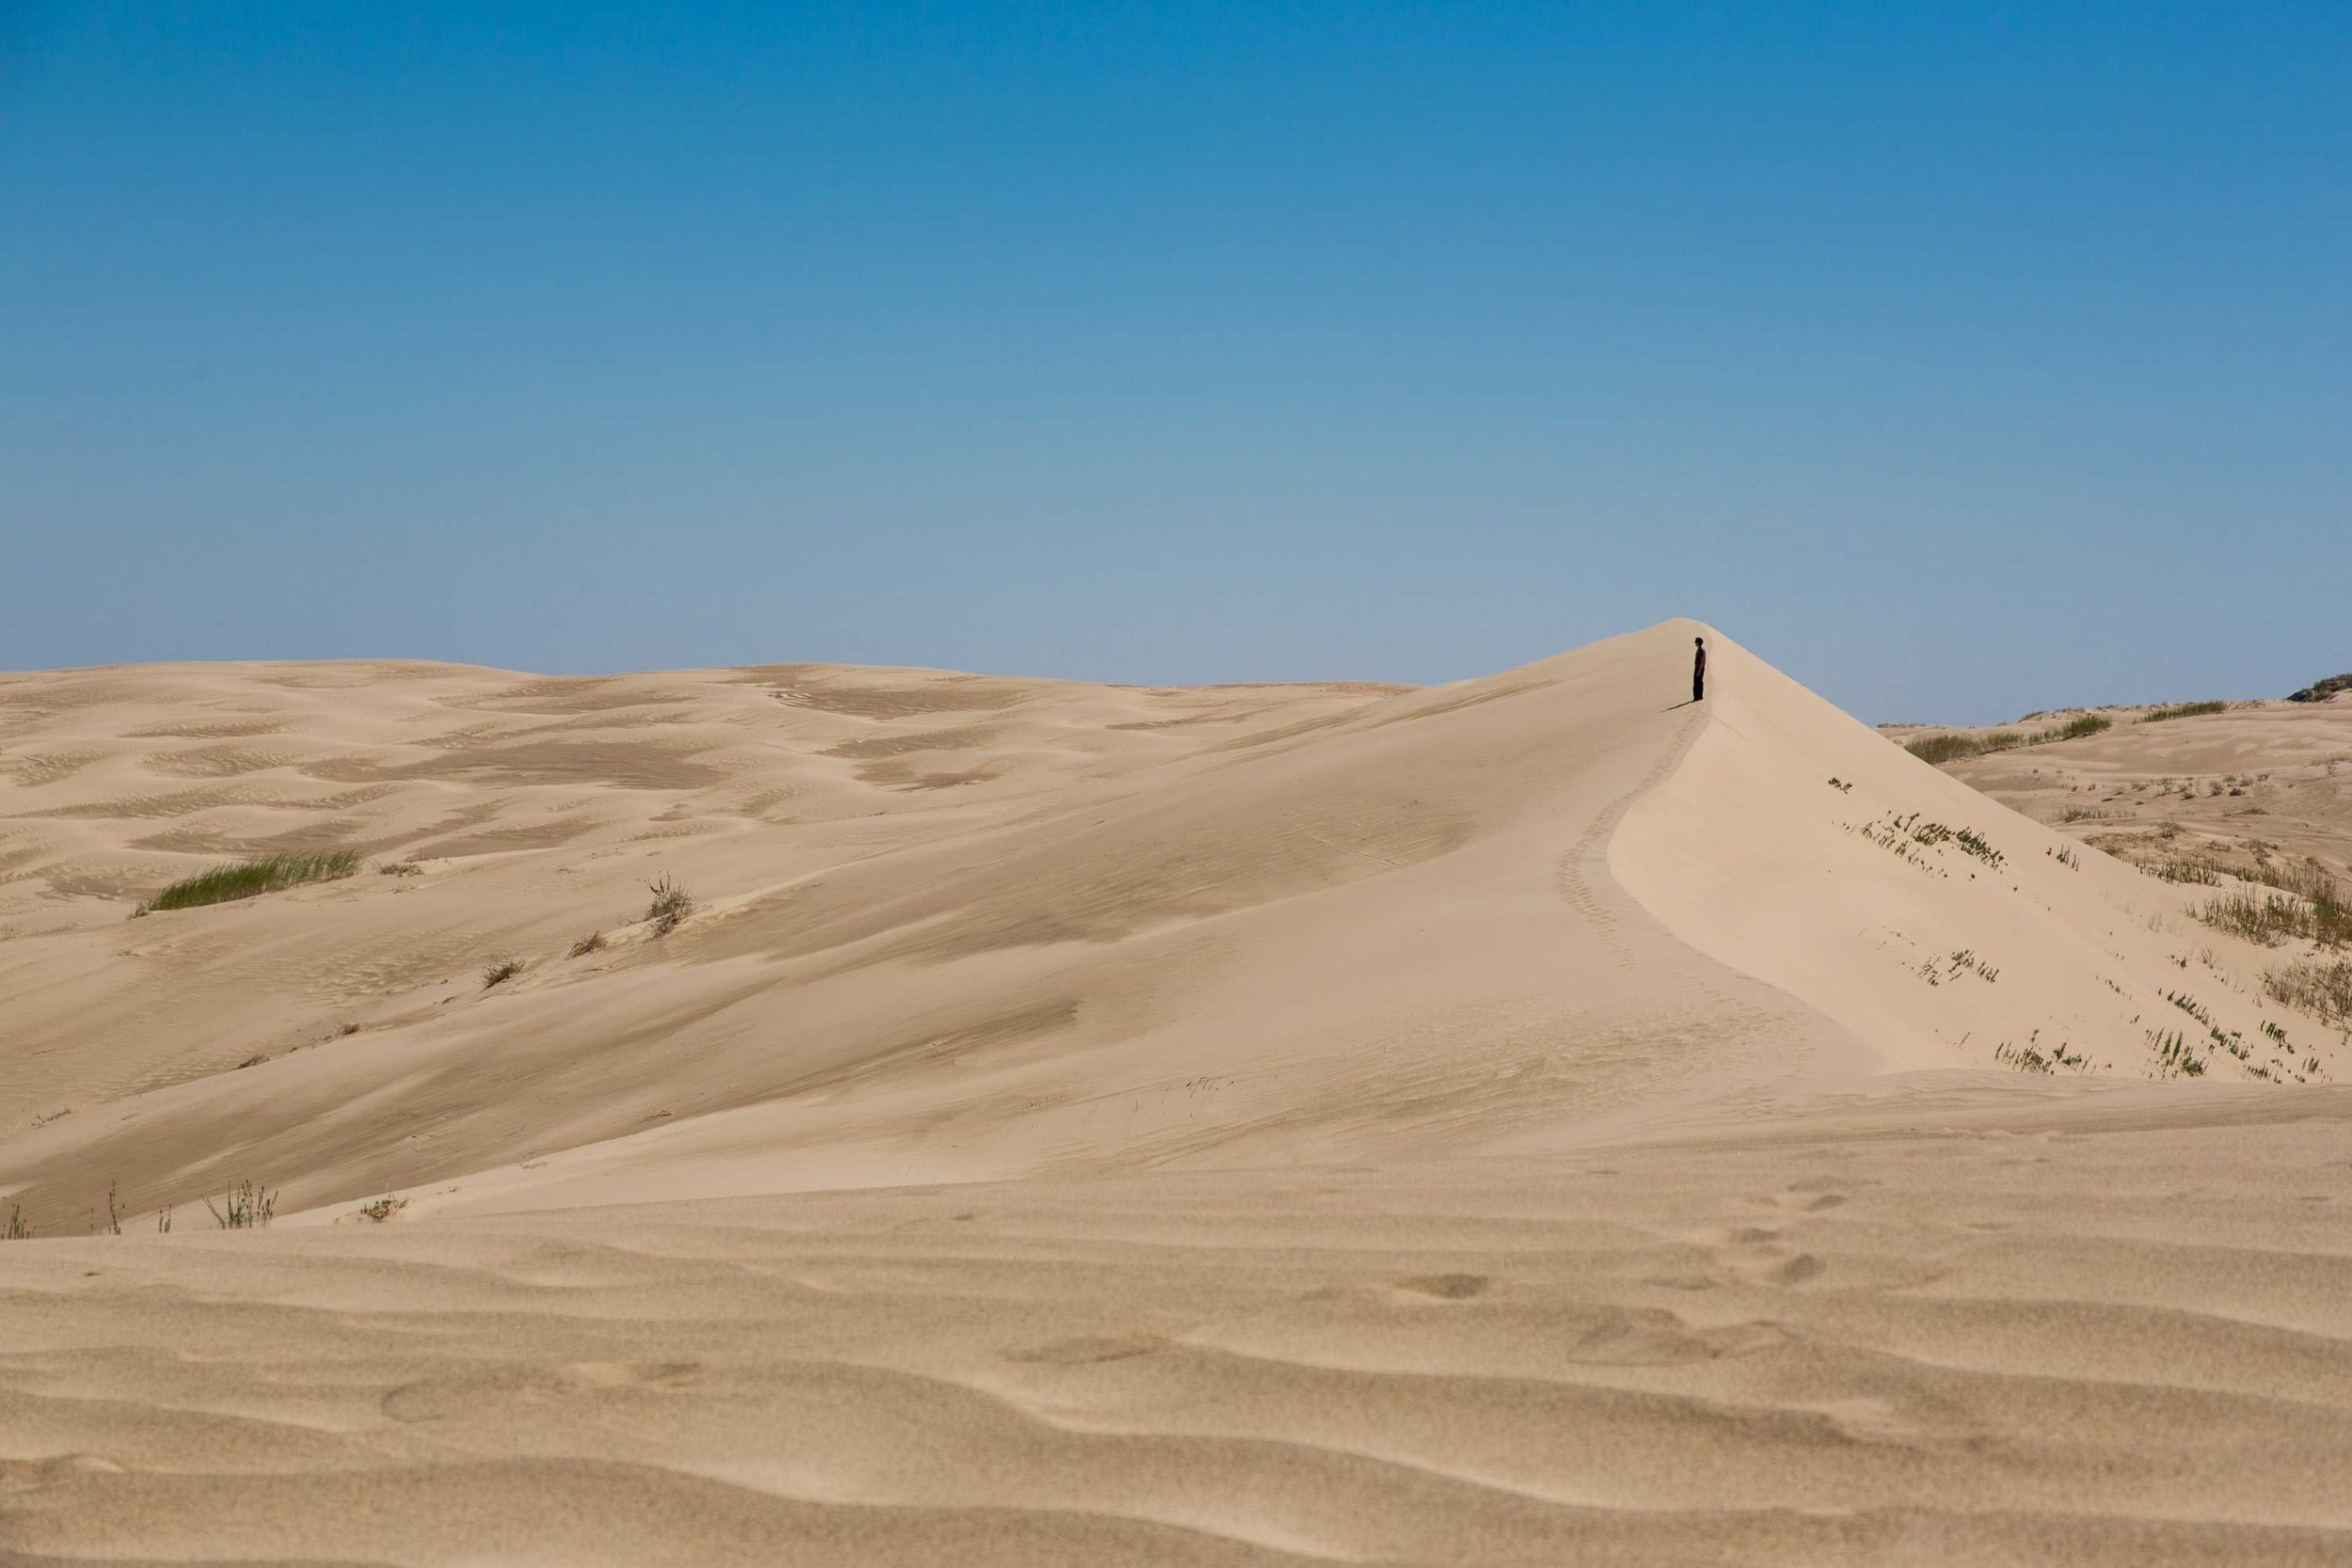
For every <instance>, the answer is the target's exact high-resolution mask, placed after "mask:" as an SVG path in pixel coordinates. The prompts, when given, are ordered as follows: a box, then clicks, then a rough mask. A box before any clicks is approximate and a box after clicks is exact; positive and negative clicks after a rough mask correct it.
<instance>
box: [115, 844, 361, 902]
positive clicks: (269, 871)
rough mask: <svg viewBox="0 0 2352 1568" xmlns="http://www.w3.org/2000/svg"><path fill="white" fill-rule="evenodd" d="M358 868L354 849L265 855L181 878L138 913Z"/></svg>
mask: <svg viewBox="0 0 2352 1568" xmlns="http://www.w3.org/2000/svg"><path fill="white" fill-rule="evenodd" d="M358 869H359V852H358V850H356V849H328V850H325V851H322V852H320V853H317V854H303V855H268V856H264V857H263V858H262V859H261V860H252V861H239V862H237V863H234V864H232V865H219V866H215V867H214V868H213V869H212V870H210V871H204V872H199V873H198V874H197V875H196V876H193V877H187V878H183V879H181V880H179V881H176V882H174V883H172V884H171V885H170V886H169V887H167V888H166V889H164V890H163V892H161V893H159V894H157V895H155V896H154V897H152V898H150V899H149V900H148V901H147V902H146V903H144V904H141V905H140V906H139V907H138V910H137V911H136V912H137V913H140V914H146V913H148V912H149V911H155V910H190V909H197V908H199V907H201V906H203V905H206V904H226V903H228V902H230V900H231V899H237V898H253V897H258V896H259V895H262V894H264V893H278V892H281V891H283V890H284V889H286V888H290V887H300V886H302V885H303V884H304V883H306V882H331V881H336V880H339V879H342V878H344V877H348V876H350V875H351V874H352V873H353V872H355V871H357V870H358Z"/></svg>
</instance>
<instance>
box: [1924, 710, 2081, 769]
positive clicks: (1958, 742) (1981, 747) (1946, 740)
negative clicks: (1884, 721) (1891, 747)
mask: <svg viewBox="0 0 2352 1568" xmlns="http://www.w3.org/2000/svg"><path fill="white" fill-rule="evenodd" d="M2113 727H2114V721H2112V720H2107V719H2102V718H2100V717H2099V716H2098V715H2097V714H2094V713H2086V714H2084V715H2083V716H2082V717H2081V718H2079V719H2072V720H2069V721H2067V722H2065V723H2063V724H2058V725H2055V726H2053V727H2052V728H2050V729H2046V730H2035V731H2033V732H2031V733H2030V734H2027V733H2021V732H2019V731H2017V730H1995V731H1994V732H1993V733H1992V734H1991V735H1923V736H1920V737H1919V738H1918V739H1916V740H1914V741H1912V742H1911V743H1910V744H1909V745H1907V746H1905V747H1904V748H1903V750H1904V751H1906V752H1910V753H1911V754H1912V755H1913V756H1915V757H1917V758H1918V759H1919V760H1920V761H1921V762H1927V763H1935V764H1939V765H1940V764H1943V763H1947V762H1960V761H1963V760H1964V759H1966V758H1968V757H1980V756H1985V755H1988V754H1990V753H1992V752H2013V751H2016V750H2017V749H2019V748H2020V747H2024V746H2047V745H2050V744H2051V743H2053V742H2055V741H2060V740H2079V739H2081V738H2082V737H2083V736H2087V735H2097V734H2098V733H2099V732H2100V731H2101V730H2105V729H2111V728H2113Z"/></svg>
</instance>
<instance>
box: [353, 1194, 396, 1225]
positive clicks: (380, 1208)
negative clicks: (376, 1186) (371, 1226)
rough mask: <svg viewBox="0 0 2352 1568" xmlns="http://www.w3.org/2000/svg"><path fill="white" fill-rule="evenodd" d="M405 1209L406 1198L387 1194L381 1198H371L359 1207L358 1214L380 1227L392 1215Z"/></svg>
mask: <svg viewBox="0 0 2352 1568" xmlns="http://www.w3.org/2000/svg"><path fill="white" fill-rule="evenodd" d="M407 1207H408V1200H407V1199H406V1198H405V1197H394V1196H391V1195H390V1194H389V1193H387V1194H385V1195H384V1196H382V1197H378V1198H371V1199H369V1200H368V1201H367V1202H365V1203H362V1204H361V1205H359V1212H360V1214H361V1215H362V1216H363V1217H365V1218H367V1219H371V1220H373V1221H374V1222H375V1223H376V1224H378V1225H382V1224H384V1223H385V1222H386V1221H388V1220H389V1219H390V1218H391V1217H392V1216H393V1215H394V1214H397V1213H399V1212H401V1211H402V1210H403V1209H405V1208H407Z"/></svg>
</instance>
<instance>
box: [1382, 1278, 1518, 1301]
mask: <svg viewBox="0 0 2352 1568" xmlns="http://www.w3.org/2000/svg"><path fill="white" fill-rule="evenodd" d="M1493 1283H1494V1281H1492V1280H1490V1279H1488V1278H1487V1277H1486V1275H1483V1274H1424V1275H1415V1276H1414V1277H1413V1278H1411V1279H1400V1280H1398V1281H1397V1282H1396V1289H1398V1290H1399V1291H1403V1292H1405V1293H1406V1295H1414V1296H1427V1297H1431V1298H1433V1299H1435V1300H1438V1301H1468V1300H1469V1299H1470V1297H1472V1296H1483V1295H1485V1294H1486V1290H1487V1287H1489V1286H1490V1285H1492V1284H1493Z"/></svg>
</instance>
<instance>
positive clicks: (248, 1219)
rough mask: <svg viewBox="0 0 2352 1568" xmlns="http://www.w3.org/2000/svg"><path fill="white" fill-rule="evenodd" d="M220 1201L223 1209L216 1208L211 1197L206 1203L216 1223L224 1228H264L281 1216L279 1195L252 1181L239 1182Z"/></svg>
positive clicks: (205, 1205)
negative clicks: (279, 1212)
mask: <svg viewBox="0 0 2352 1568" xmlns="http://www.w3.org/2000/svg"><path fill="white" fill-rule="evenodd" d="M220 1201H221V1202H222V1204H223V1205H225V1208H224V1209H213V1200H212V1199H211V1198H209V1197H208V1198H206V1199H205V1200H204V1207H205V1208H207V1209H212V1210H213V1223H214V1224H215V1225H216V1226H218V1227H220V1228H221V1229H223V1230H265V1229H267V1228H268V1227H269V1222H270V1221H272V1220H274V1219H276V1218H277V1217H278V1195H277V1194H276V1193H273V1192H270V1191H268V1190H267V1189H266V1188H263V1187H260V1186H257V1185H255V1184H254V1183H253V1182H250V1181H240V1182H238V1183H237V1184H236V1185H235V1186H233V1187H231V1188H230V1189H229V1190H228V1191H227V1192H226V1193H223V1194H222V1195H221V1199H220Z"/></svg>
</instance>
